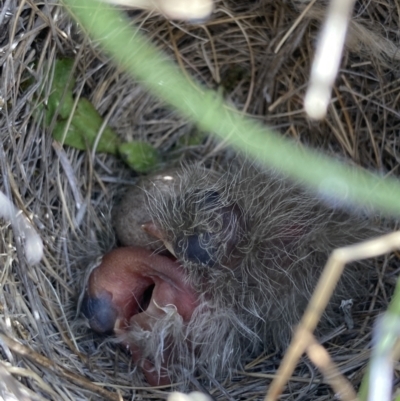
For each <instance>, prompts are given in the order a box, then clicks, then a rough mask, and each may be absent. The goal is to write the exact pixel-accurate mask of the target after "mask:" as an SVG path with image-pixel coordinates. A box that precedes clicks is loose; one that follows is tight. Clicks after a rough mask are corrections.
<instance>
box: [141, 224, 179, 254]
mask: <svg viewBox="0 0 400 401" xmlns="http://www.w3.org/2000/svg"><path fill="white" fill-rule="evenodd" d="M142 230H143V231H145V232H146V233H147V234H149V235H151V236H153V237H154V238H157V239H159V240H160V241H162V242H163V244H164V246H165V248H166V249H167V250H168V251H169V252H170V253H171V255H172V256H174V257H175V258H176V254H175V251H174V248H173V246H172V244H171V243H170V242H169V241H167V239H166V238H165V237H166V236H165V234H164V232H163V231H162V230H161V229H160V228H159V227H158V226H157V224H155V223H153V222H151V221H149V222H147V223H144V224H142Z"/></svg>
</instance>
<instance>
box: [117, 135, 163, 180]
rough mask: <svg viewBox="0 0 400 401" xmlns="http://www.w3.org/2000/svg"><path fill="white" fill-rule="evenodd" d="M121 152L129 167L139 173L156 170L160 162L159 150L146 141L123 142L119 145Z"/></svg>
mask: <svg viewBox="0 0 400 401" xmlns="http://www.w3.org/2000/svg"><path fill="white" fill-rule="evenodd" d="M119 153H120V155H121V157H122V159H123V160H124V161H125V162H126V163H127V164H128V165H129V167H131V168H132V169H133V170H135V171H137V172H139V173H147V172H148V171H151V170H154V168H155V167H157V165H158V163H159V162H160V157H159V155H158V152H157V150H156V149H154V147H153V146H151V145H150V144H148V143H146V142H141V141H132V142H126V143H123V144H122V145H120V147H119Z"/></svg>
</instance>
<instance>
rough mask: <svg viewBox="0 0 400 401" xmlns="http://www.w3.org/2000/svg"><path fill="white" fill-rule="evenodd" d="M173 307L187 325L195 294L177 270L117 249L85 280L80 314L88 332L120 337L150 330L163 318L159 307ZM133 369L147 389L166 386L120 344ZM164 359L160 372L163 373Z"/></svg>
mask: <svg viewBox="0 0 400 401" xmlns="http://www.w3.org/2000/svg"><path fill="white" fill-rule="evenodd" d="M170 305H174V306H175V307H176V311H177V313H178V314H179V315H180V316H181V317H182V319H183V322H184V323H187V322H188V321H189V320H190V318H191V317H192V313H193V311H194V309H195V308H196V307H197V306H198V296H197V294H196V292H195V291H194V290H193V289H192V288H191V287H190V285H188V284H187V283H185V281H184V274H183V272H182V268H181V266H180V265H179V264H178V263H177V262H176V261H175V260H172V259H170V258H168V257H166V256H162V255H156V254H154V253H153V252H151V251H149V250H147V249H143V248H139V247H122V248H117V249H114V250H113V251H111V252H109V253H107V254H106V255H104V257H103V259H102V261H101V264H100V265H99V266H98V267H96V268H95V269H94V270H93V271H92V273H91V275H90V277H89V281H88V285H87V289H86V295H85V298H84V301H83V306H82V308H83V313H84V314H85V315H86V317H87V318H88V319H89V323H90V326H91V328H92V329H93V330H95V331H97V332H98V333H101V334H108V333H111V332H114V333H115V334H116V335H117V336H119V337H121V338H123V337H124V334H125V333H127V332H128V331H129V328H130V326H131V325H132V324H136V325H139V327H140V328H142V329H143V330H146V331H149V332H151V331H152V325H153V324H154V322H155V321H156V320H157V319H160V318H162V317H163V316H164V315H165V311H164V310H163V308H164V307H165V306H170ZM124 344H125V345H127V346H128V347H129V349H130V351H131V353H132V358H133V360H134V361H135V363H136V364H138V365H139V366H141V367H142V369H143V373H144V375H145V377H146V380H147V381H148V383H149V384H150V385H153V386H156V385H164V384H169V383H170V379H169V377H168V375H167V374H163V372H160V374H159V373H158V372H156V370H155V369H154V365H153V363H152V362H151V361H150V360H148V359H143V357H142V354H141V350H140V348H139V347H138V346H137V345H135V344H134V343H132V342H129V341H126V342H125V343H124ZM167 361H168V355H165V357H164V363H163V366H162V370H163V371H164V372H166V369H167V366H166V364H167Z"/></svg>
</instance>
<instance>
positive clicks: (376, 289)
mask: <svg viewBox="0 0 400 401" xmlns="http://www.w3.org/2000/svg"><path fill="white" fill-rule="evenodd" d="M305 7H306V4H305V3H304V2H303V1H295V0H292V1H290V2H283V1H272V0H256V1H233V0H232V1H223V2H218V3H217V6H216V10H215V12H214V13H213V15H212V17H211V18H210V20H209V21H206V22H204V24H202V25H190V24H186V23H178V22H169V21H167V20H165V19H164V18H162V17H159V16H157V15H154V14H149V13H147V12H139V11H134V12H132V11H127V14H128V15H129V17H130V19H131V22H132V25H134V26H136V27H140V29H141V30H142V31H143V32H145V33H146V34H147V35H148V36H149V37H150V38H151V40H152V41H153V42H154V43H156V44H157V45H158V46H159V47H160V48H161V49H162V50H163V51H164V53H166V54H167V55H168V56H169V57H170V58H172V59H173V60H175V61H176V62H177V63H178V64H179V66H180V68H181V69H182V70H183V72H184V73H185V74H188V75H189V76H190V77H192V78H193V79H195V80H198V81H199V82H201V83H202V84H204V85H205V86H206V87H207V88H210V89H213V90H219V91H221V93H223V95H224V97H225V100H226V101H227V102H228V103H229V104H231V105H234V106H235V107H236V108H237V109H238V110H240V111H241V112H243V113H246V114H248V115H249V116H253V117H255V118H256V119H257V120H259V121H261V122H262V123H265V124H269V125H271V126H273V127H274V128H275V129H276V130H277V131H278V132H280V133H281V134H282V135H284V136H286V137H288V138H292V139H293V140H294V141H297V142H298V143H301V144H304V146H311V147H314V148H317V149H321V150H323V151H324V152H325V153H327V154H329V155H331V156H336V157H338V158H339V159H342V160H343V159H346V160H350V161H351V162H352V163H354V164H357V165H360V166H362V167H365V168H367V169H371V170H378V171H380V172H382V173H383V174H392V175H394V176H398V171H397V166H398V160H399V145H398V112H397V111H396V109H397V97H398V92H399V82H400V81H399V79H398V78H399V72H398V61H399V60H398V59H399V58H400V52H399V48H398V41H397V31H398V21H399V17H400V16H399V10H398V8H397V6H396V2H395V1H394V0H389V1H388V2H386V3H385V4H383V3H380V2H378V1H376V0H373V1H357V2H356V5H355V12H354V16H353V18H352V20H351V22H350V27H349V32H348V38H347V41H346V47H345V50H344V55H343V61H342V64H341V68H340V71H339V75H338V77H337V80H336V83H335V86H334V88H333V101H332V104H331V105H330V107H329V110H328V115H327V117H326V119H325V120H324V121H322V122H313V121H311V120H310V119H309V118H308V117H307V116H306V115H305V113H304V111H303V99H304V94H305V89H306V85H307V82H308V79H309V74H310V70H311V62H312V60H313V56H314V43H315V42H316V40H317V34H318V29H319V28H320V26H321V23H322V21H323V18H324V15H325V11H326V7H325V3H318V2H317V3H316V4H314V5H313V6H312V7H311V8H310V9H309V10H308V11H307V12H305V13H304V15H303V16H302V17H301V18H300V19H299V21H298V18H299V16H300V15H301V13H302V12H303V11H304V10H305ZM3 10H6V11H5V12H0V49H1V50H2V51H1V52H0V68H1V74H0V75H1V78H0V107H1V113H2V118H0V160H1V163H0V171H1V174H0V189H1V191H3V192H4V193H6V194H7V195H8V196H9V197H10V198H11V199H12V200H13V202H14V203H15V205H16V206H17V207H18V208H19V209H21V210H22V213H24V214H26V216H28V217H29V218H30V220H31V221H32V223H33V225H34V226H35V228H36V230H37V231H38V232H39V234H40V236H41V238H42V239H43V243H44V257H43V259H42V261H41V262H40V263H39V264H37V265H34V266H30V265H28V264H27V262H26V259H25V257H24V253H23V243H22V242H21V240H20V239H18V238H16V237H15V236H13V233H12V229H11V226H10V224H9V223H8V222H7V221H5V220H3V219H0V267H1V270H0V271H1V274H0V277H1V281H0V283H1V287H0V331H1V333H0V335H1V341H0V343H1V344H0V378H1V380H0V382H2V383H4V386H7V388H8V390H7V391H11V392H13V393H14V394H16V396H17V398H18V399H22V397H24V396H26V397H31V399H33V400H39V399H49V400H50V399H51V400H55V399H57V400H58V399H63V400H86V399H98V398H99V397H100V398H103V399H111V400H119V399H120V397H122V398H123V399H126V400H128V399H133V398H134V397H140V398H141V399H154V398H158V397H165V396H166V394H167V393H168V392H169V391H170V390H171V388H170V387H167V388H165V389H162V390H160V389H153V388H151V387H146V385H145V381H144V380H143V376H142V374H141V372H139V371H138V370H137V369H136V367H135V365H134V363H133V361H132V358H131V355H130V354H129V352H125V350H124V349H122V348H121V347H120V346H118V345H117V344H115V343H114V342H113V341H104V339H102V338H101V337H99V336H97V335H96V334H95V333H93V331H91V330H89V328H88V327H87V324H86V323H85V321H84V319H83V318H82V317H81V316H77V305H78V304H79V295H80V294H81V292H82V286H83V283H84V280H85V277H86V276H87V274H88V271H89V270H90V267H91V266H93V265H95V264H96V260H97V258H98V257H99V256H100V255H102V254H104V253H105V252H108V251H109V250H111V249H112V248H113V247H114V246H115V244H116V240H115V235H114V232H113V229H112V224H111V209H112V205H113V204H114V203H115V200H116V198H117V197H118V196H119V191H120V189H121V188H122V187H126V186H129V185H134V184H135V182H136V176H137V174H136V173H135V172H133V171H132V170H130V169H129V168H128V167H127V166H126V164H125V163H124V162H123V161H122V160H121V159H119V158H117V157H114V156H111V155H107V154H101V153H94V154H93V153H92V152H86V151H80V150H77V149H73V148H71V147H68V146H64V147H62V146H60V145H59V144H58V143H56V142H54V140H53V138H52V135H51V131H52V130H51V125H50V127H44V122H43V108H42V106H41V104H46V99H47V97H48V96H49V92H50V88H51V84H52V79H53V75H52V71H53V67H54V63H55V61H56V60H57V59H58V58H61V57H71V58H73V59H74V60H75V66H74V75H75V77H76V84H75V86H74V96H75V97H76V96H81V97H85V98H87V99H89V100H90V102H92V104H93V105H94V107H95V108H96V109H97V110H98V111H99V113H100V115H101V116H103V117H106V118H108V124H109V125H110V126H111V127H112V128H113V129H114V130H115V131H116V133H117V134H118V136H119V138H121V139H122V140H124V141H128V140H132V139H139V140H143V141H146V142H148V143H150V144H152V145H153V146H154V147H155V148H156V149H157V150H158V151H159V152H160V153H161V154H162V155H163V157H164V160H165V163H166V164H167V165H168V163H176V162H178V161H180V160H206V161H207V162H208V163H209V164H210V165H212V164H213V163H219V162H220V160H222V159H224V160H229V159H230V158H232V157H234V156H232V151H231V150H230V149H227V148H223V147H222V146H220V145H216V140H215V139H213V138H212V137H211V136H207V135H204V137H202V140H200V141H199V140H196V141H195V142H193V141H191V139H193V138H198V134H199V130H198V129H197V128H196V126H195V125H194V124H193V123H191V122H188V121H187V120H186V119H185V118H183V117H182V116H181V115H180V114H179V113H178V112H176V111H174V110H172V109H171V108H170V107H168V106H167V105H166V104H165V103H163V102H162V101H161V100H159V99H157V98H155V97H154V96H152V95H151V94H149V93H148V91H147V90H146V89H145V88H144V87H143V86H142V85H141V84H140V82H136V81H135V80H134V79H132V78H131V77H130V76H128V75H127V74H126V73H124V72H123V71H122V70H121V69H120V68H117V67H116V66H115V64H114V63H113V62H111V61H110V59H109V58H108V57H107V56H106V55H104V54H103V53H102V51H101V49H100V47H99V46H98V44H97V43H96V42H90V41H89V40H88V39H87V38H85V36H84V35H83V33H82V31H81V29H80V27H79V26H78V25H77V24H76V23H75V22H73V21H72V20H71V18H70V17H69V16H68V14H67V13H66V12H65V10H64V9H63V8H62V7H61V6H59V5H57V4H55V3H50V2H48V1H47V0H45V1H41V2H37V1H32V2H20V1H7V0H6V1H5V2H4V4H3ZM296 21H298V23H296ZM291 28H292V29H293V31H292V32H291V34H289V36H288V37H286V38H285V35H286V34H287V33H288V32H289V31H290V29H291ZM43 99H45V100H43ZM43 102H44V103H43ZM193 143H195V144H193ZM216 148H217V150H218V152H217V151H216ZM395 271H396V262H395V261H394V260H393V258H392V257H388V258H386V259H385V261H384V263H383V268H382V265H381V264H380V265H377V272H378V273H377V275H378V276H379V279H378V280H377V281H376V282H375V283H373V284H371V288H370V289H369V290H370V294H371V297H370V299H369V300H368V302H366V303H365V304H363V305H358V309H357V313H355V315H354V316H353V318H354V321H355V328H354V329H353V330H349V331H347V332H346V333H345V334H342V335H336V334H335V333H334V332H333V333H332V335H331V336H328V337H327V338H325V339H324V346H325V347H326V348H327V350H328V351H329V352H330V354H331V356H332V357H333V359H335V360H340V363H341V368H342V370H343V371H345V372H352V373H351V374H349V375H348V378H349V380H350V381H351V383H352V384H353V385H354V386H355V387H358V386H359V384H360V381H361V377H362V375H363V372H364V369H365V366H366V365H367V362H368V352H364V351H366V350H367V349H368V347H369V343H370V339H371V331H372V322H373V321H374V318H375V317H376V316H377V315H378V314H379V313H380V312H382V311H384V310H386V308H387V305H388V301H389V299H390V295H391V294H392V291H393V285H394V281H393V277H394V275H393V274H391V273H393V272H395ZM382 272H384V273H385V274H383V273H382ZM151 291H152V284H151V283H150V285H149V286H148V287H146V289H145V290H144V292H143V297H142V301H141V302H140V308H142V309H145V306H146V303H147V300H148V297H149V296H150V295H149V294H150V292H151ZM281 357H282V356H281V355H278V354H274V355H267V356H264V355H260V358H258V359H255V360H253V361H246V364H245V366H246V369H245V370H244V371H242V372H234V373H233V374H232V378H229V379H227V380H225V381H222V382H216V381H212V380H209V379H208V378H207V375H206V373H205V372H200V373H199V376H198V377H197V378H195V380H192V384H191V385H190V388H191V389H196V386H202V387H201V388H202V389H204V388H205V389H206V390H207V391H209V392H210V393H211V394H212V395H213V396H214V397H215V398H216V399H226V398H227V397H230V399H235V400H239V399H249V398H250V397H255V398H257V399H259V398H262V397H263V396H264V395H265V392H266V388H267V386H268V385H269V383H270V379H269V377H270V376H268V378H266V377H260V376H259V374H260V373H261V372H262V373H267V374H269V375H273V374H274V373H275V372H276V369H277V367H278V366H279V362H280V360H281ZM355 357H357V358H358V359H357V362H354V361H355ZM295 375H296V377H301V378H304V377H310V376H312V377H314V376H315V377H316V378H317V379H318V380H316V381H314V382H313V383H311V384H310V383H308V382H307V383H306V382H304V381H303V380H294V381H292V382H291V383H290V386H288V387H287V389H286V390H285V394H284V396H285V397H286V398H287V399H290V400H292V399H293V400H294V399H296V397H297V396H298V395H299V394H303V393H305V394H307V399H309V400H322V399H326V397H330V396H333V392H332V390H331V389H330V388H329V386H328V385H326V384H323V383H321V382H322V377H321V374H320V373H319V371H318V370H317V369H316V368H314V367H311V366H310V364H309V363H308V362H301V363H300V364H299V365H298V367H297V369H296V371H295ZM98 383H101V386H99V385H98ZM199 383H200V384H199ZM2 389H3V387H2V385H1V384H0V394H1V391H2ZM197 389H198V387H197Z"/></svg>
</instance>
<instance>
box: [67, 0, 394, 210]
mask: <svg viewBox="0 0 400 401" xmlns="http://www.w3.org/2000/svg"><path fill="white" fill-rule="evenodd" d="M64 1H65V3H66V4H67V6H68V7H69V9H70V11H71V13H72V14H73V15H74V16H75V18H76V19H77V20H78V21H79V22H80V23H81V24H82V26H83V27H84V29H85V30H86V31H87V32H88V34H89V35H90V36H91V37H92V39H93V40H96V41H98V42H99V43H100V44H101V45H102V47H103V48H104V50H105V51H106V52H107V53H108V54H110V55H111V56H113V58H114V59H115V61H116V62H117V63H118V64H119V65H120V66H122V67H123V68H124V69H126V70H127V71H128V72H129V73H130V74H131V75H132V76H133V77H134V78H135V79H137V80H139V81H140V82H141V83H142V84H143V85H145V86H146V87H147V88H148V89H149V90H150V91H151V92H152V93H153V94H154V95H156V96H158V97H159V98H161V99H163V100H164V101H166V102H167V103H169V104H170V105H172V106H173V107H175V108H176V109H178V110H179V111H180V112H181V114H182V115H184V116H185V117H187V118H188V119H190V120H192V121H195V122H196V123H197V124H198V125H199V127H200V128H201V129H202V130H205V131H209V132H213V133H214V134H216V135H218V136H219V137H220V138H222V139H229V143H230V144H231V145H232V146H233V147H235V148H236V149H237V150H239V151H241V152H244V153H246V155H247V156H248V157H249V156H253V157H255V158H257V159H258V160H259V161H262V162H264V163H265V164H266V165H268V166H270V167H274V168H276V169H278V170H280V171H281V172H283V173H285V174H287V175H289V176H291V177H293V178H296V179H300V180H301V181H302V183H303V184H305V185H307V186H308V187H310V188H311V189H312V190H314V191H317V192H318V193H319V194H320V195H322V196H323V197H324V198H327V199H328V200H331V199H332V198H333V199H336V200H340V201H341V202H345V203H348V202H353V203H357V204H359V205H365V206H373V207H375V208H376V209H379V210H380V211H382V212H386V213H392V214H396V215H399V216H400V202H399V200H400V183H399V181H398V180H395V179H393V178H386V179H381V178H380V177H378V176H373V175H372V174H368V173H367V172H365V171H363V170H361V169H356V168H350V167H348V166H346V165H344V164H341V163H339V162H337V161H335V160H333V159H331V158H328V157H327V156H324V155H323V154H321V153H318V152H316V151H313V150H309V149H304V148H301V147H298V146H296V145H295V144H294V143H293V142H291V141H290V140H288V139H285V138H283V137H282V136H280V135H277V134H275V133H274V132H272V131H271V130H268V129H267V128H266V127H264V126H262V125H261V124H259V123H257V122H256V121H254V120H251V119H249V118H243V117H242V116H241V115H240V114H239V113H238V112H235V111H232V110H230V109H229V108H228V107H227V106H226V105H225V104H224V102H223V100H222V98H221V96H219V95H218V94H217V93H215V92H213V91H210V90H207V89H205V88H203V87H201V86H200V85H196V84H193V83H191V84H189V82H188V81H187V79H186V78H185V76H184V75H183V74H182V73H181V72H180V71H179V70H178V68H177V66H176V65H175V64H174V63H172V62H171V60H168V58H167V57H166V56H165V55H164V54H163V53H162V52H160V51H159V50H157V49H156V48H155V46H154V45H153V44H151V43H150V42H149V41H148V40H147V39H146V38H145V37H144V36H143V35H142V34H141V33H140V32H139V31H138V29H132V27H131V26H130V25H129V23H130V22H129V20H128V19H127V17H126V15H125V14H123V13H122V12H120V11H118V10H117V9H115V8H113V7H110V6H107V5H104V4H102V3H100V2H98V1H96V0H64Z"/></svg>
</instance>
